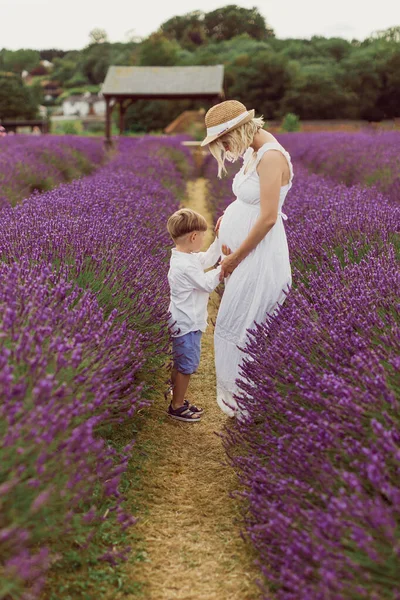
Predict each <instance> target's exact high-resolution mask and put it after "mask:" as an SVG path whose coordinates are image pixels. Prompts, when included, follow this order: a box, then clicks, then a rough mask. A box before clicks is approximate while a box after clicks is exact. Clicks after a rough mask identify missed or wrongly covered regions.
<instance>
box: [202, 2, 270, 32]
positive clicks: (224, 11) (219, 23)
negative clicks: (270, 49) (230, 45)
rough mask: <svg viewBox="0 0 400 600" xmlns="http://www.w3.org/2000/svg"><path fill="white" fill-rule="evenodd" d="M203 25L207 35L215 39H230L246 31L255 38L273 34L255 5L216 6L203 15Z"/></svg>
mask: <svg viewBox="0 0 400 600" xmlns="http://www.w3.org/2000/svg"><path fill="white" fill-rule="evenodd" d="M204 25H205V29H206V33H207V37H208V38H209V39H212V40H216V41H222V40H230V39H231V38H233V37H236V36H238V35H240V34H242V33H247V34H248V35H249V36H250V37H252V38H255V39H256V40H265V39H267V38H269V37H273V36H274V32H273V30H272V29H271V28H270V27H267V25H266V23H265V19H264V17H263V16H262V15H261V14H260V13H259V12H258V10H257V8H256V7H253V8H242V7H240V6H237V5H236V4H229V5H228V6H223V7H222V8H217V10H213V11H211V12H209V13H206V14H205V15H204Z"/></svg>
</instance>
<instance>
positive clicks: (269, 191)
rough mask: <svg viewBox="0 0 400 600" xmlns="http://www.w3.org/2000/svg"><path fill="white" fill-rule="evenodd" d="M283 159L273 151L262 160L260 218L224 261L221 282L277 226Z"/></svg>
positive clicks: (267, 153)
mask: <svg viewBox="0 0 400 600" xmlns="http://www.w3.org/2000/svg"><path fill="white" fill-rule="evenodd" d="M282 159H283V160H285V158H284V156H283V155H282V154H281V152H279V151H273V150H270V151H268V152H266V153H265V154H264V156H263V157H262V158H261V160H260V162H259V164H258V169H257V170H258V175H259V178H260V216H259V218H258V219H257V221H256V222H255V224H254V226H253V227H252V229H251V230H250V233H249V235H248V236H247V238H246V239H245V240H244V242H243V243H242V244H241V245H240V246H239V248H238V249H237V250H236V251H235V252H233V253H232V254H230V255H229V256H228V257H227V258H225V259H224V260H223V261H222V263H221V267H222V269H221V275H220V278H221V280H222V279H223V278H224V277H227V276H228V275H230V274H231V273H232V272H233V271H234V270H235V269H236V267H237V266H238V265H239V264H240V263H241V262H242V260H244V259H245V258H246V256H248V255H249V254H250V252H252V251H253V250H254V248H255V247H256V246H258V244H259V243H260V242H261V240H262V239H264V238H265V236H266V235H267V233H268V232H269V231H270V229H272V227H273V226H274V225H275V223H276V219H277V217H278V206H279V193H280V189H281V185H282V175H283V173H284V163H283V160H282Z"/></svg>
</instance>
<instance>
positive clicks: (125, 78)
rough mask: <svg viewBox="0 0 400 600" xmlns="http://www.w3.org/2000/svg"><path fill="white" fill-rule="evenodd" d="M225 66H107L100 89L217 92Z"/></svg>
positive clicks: (118, 92)
mask: <svg viewBox="0 0 400 600" xmlns="http://www.w3.org/2000/svg"><path fill="white" fill-rule="evenodd" d="M223 79H224V66H223V65H213V66H196V67H109V69H108V72H107V76H106V78H105V81H104V83H103V86H102V89H101V91H102V93H103V94H104V95H109V96H135V95H136V96H165V97H168V96H217V95H222V94H223Z"/></svg>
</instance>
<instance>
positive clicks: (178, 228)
mask: <svg viewBox="0 0 400 600" xmlns="http://www.w3.org/2000/svg"><path fill="white" fill-rule="evenodd" d="M167 229H168V232H169V235H170V236H171V237H172V239H173V240H177V239H178V238H180V237H182V236H184V235H186V234H188V233H192V232H193V231H207V229H208V225H207V221H206V220H205V218H204V217H203V216H202V215H200V214H199V213H197V212H196V211H194V210H191V209H190V208H181V209H180V210H177V211H176V212H174V214H173V215H171V216H170V218H169V219H168V223H167Z"/></svg>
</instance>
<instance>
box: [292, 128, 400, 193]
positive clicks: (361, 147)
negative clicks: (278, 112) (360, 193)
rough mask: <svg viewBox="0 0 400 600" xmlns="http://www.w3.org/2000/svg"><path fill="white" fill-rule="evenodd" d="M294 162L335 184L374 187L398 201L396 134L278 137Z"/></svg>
mask: <svg viewBox="0 0 400 600" xmlns="http://www.w3.org/2000/svg"><path fill="white" fill-rule="evenodd" d="M281 140H282V143H283V144H284V145H285V146H286V147H287V149H288V150H289V152H290V153H291V155H292V158H293V159H294V160H295V161H301V162H302V163H303V164H304V165H306V166H307V167H309V168H311V170H312V171H313V172H317V173H321V174H322V175H328V176H329V177H332V178H333V179H334V180H335V181H339V182H342V183H345V184H346V185H354V184H357V183H360V184H363V185H367V186H374V187H375V188H376V189H377V190H378V191H380V192H382V193H384V194H385V195H386V196H387V197H389V198H390V199H391V200H392V201H394V202H400V131H386V132H383V131H382V132H376V133H358V134H357V135H355V134H351V133H341V132H337V133H307V134H302V133H296V134H286V135H282V136H281Z"/></svg>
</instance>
